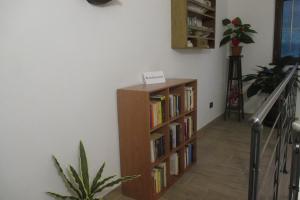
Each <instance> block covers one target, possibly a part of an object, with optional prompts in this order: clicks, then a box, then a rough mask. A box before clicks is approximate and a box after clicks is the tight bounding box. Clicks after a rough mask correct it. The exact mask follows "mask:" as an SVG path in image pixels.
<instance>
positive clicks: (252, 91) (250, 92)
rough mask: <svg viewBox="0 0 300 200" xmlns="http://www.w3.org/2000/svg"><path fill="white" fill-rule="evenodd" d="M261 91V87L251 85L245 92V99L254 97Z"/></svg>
mask: <svg viewBox="0 0 300 200" xmlns="http://www.w3.org/2000/svg"><path fill="white" fill-rule="evenodd" d="M260 90H261V85H258V84H252V85H251V86H250V87H249V88H248V90H247V97H248V98H250V97H252V96H254V95H256V94H257V93H258V92H259V91H260Z"/></svg>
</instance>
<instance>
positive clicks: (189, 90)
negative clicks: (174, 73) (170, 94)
mask: <svg viewBox="0 0 300 200" xmlns="http://www.w3.org/2000/svg"><path fill="white" fill-rule="evenodd" d="M184 108H185V110H186V111H191V110H193V109H194V91H193V87H185V88H184Z"/></svg>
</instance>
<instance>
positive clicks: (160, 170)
mask: <svg viewBox="0 0 300 200" xmlns="http://www.w3.org/2000/svg"><path fill="white" fill-rule="evenodd" d="M152 178H153V187H154V192H155V193H157V194H158V193H160V192H161V191H162V190H163V188H166V187H167V164H166V163H165V162H164V163H160V164H159V165H158V166H156V167H154V168H153V170H152Z"/></svg>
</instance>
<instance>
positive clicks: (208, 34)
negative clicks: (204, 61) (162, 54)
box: [171, 0, 216, 49]
mask: <svg viewBox="0 0 300 200" xmlns="http://www.w3.org/2000/svg"><path fill="white" fill-rule="evenodd" d="M205 2H206V3H205ZM207 2H208V3H207ZM171 10H172V48H173V49H191V48H195V49H199V48H200V49H212V48H215V24H216V19H215V18H216V0H172V9H171ZM188 41H190V42H191V43H192V44H193V47H190V46H188Z"/></svg>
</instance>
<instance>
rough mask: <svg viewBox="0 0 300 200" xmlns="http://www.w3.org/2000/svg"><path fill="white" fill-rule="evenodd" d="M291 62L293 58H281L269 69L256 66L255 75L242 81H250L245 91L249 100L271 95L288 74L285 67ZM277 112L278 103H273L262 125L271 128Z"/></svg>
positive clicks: (247, 76) (248, 76)
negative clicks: (261, 95)
mask: <svg viewBox="0 0 300 200" xmlns="http://www.w3.org/2000/svg"><path fill="white" fill-rule="evenodd" d="M291 60H293V57H291V56H287V57H284V58H282V59H281V60H280V61H279V63H277V64H276V65H271V66H269V67H266V66H257V67H258V71H257V73H255V74H247V75H245V76H244V77H243V81H245V82H248V81H252V82H251V84H250V86H249V87H248V89H247V97H248V98H251V97H252V96H255V95H257V94H258V93H264V94H271V93H272V92H273V91H274V90H275V89H276V88H277V86H278V85H279V84H280V83H281V82H282V81H283V80H284V78H285V77H286V75H287V74H288V72H289V70H288V69H289V68H287V65H288V64H290V61H291ZM278 112H279V108H278V103H275V105H274V106H273V107H272V109H271V110H270V112H269V114H268V115H267V116H266V118H265V121H264V124H265V125H268V126H273V124H274V122H275V120H276V117H277V115H278Z"/></svg>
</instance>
